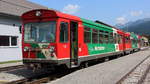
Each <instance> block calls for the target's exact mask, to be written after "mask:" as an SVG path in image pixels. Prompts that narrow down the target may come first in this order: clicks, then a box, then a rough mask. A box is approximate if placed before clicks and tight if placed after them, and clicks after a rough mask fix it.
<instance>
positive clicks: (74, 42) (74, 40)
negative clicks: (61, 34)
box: [70, 21, 78, 67]
mask: <svg viewBox="0 0 150 84" xmlns="http://www.w3.org/2000/svg"><path fill="white" fill-rule="evenodd" d="M70 52H71V53H70V63H71V67H77V66H78V23H77V22H73V21H71V22H70Z"/></svg>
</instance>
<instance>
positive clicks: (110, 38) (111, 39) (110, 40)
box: [109, 32, 114, 43]
mask: <svg viewBox="0 0 150 84" xmlns="http://www.w3.org/2000/svg"><path fill="white" fill-rule="evenodd" d="M109 42H110V43H114V38H113V33H112V32H111V33H110V36H109Z"/></svg>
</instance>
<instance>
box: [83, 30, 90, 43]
mask: <svg viewBox="0 0 150 84" xmlns="http://www.w3.org/2000/svg"><path fill="white" fill-rule="evenodd" d="M84 43H91V29H90V28H88V27H85V28H84Z"/></svg>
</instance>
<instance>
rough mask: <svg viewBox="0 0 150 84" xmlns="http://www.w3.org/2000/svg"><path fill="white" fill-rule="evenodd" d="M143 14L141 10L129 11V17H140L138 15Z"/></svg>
mask: <svg viewBox="0 0 150 84" xmlns="http://www.w3.org/2000/svg"><path fill="white" fill-rule="evenodd" d="M142 14H143V11H142V10H140V11H131V12H130V15H131V16H140V15H142Z"/></svg>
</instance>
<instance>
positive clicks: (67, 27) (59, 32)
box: [59, 21, 69, 43]
mask: <svg viewBox="0 0 150 84" xmlns="http://www.w3.org/2000/svg"><path fill="white" fill-rule="evenodd" d="M62 23H67V35H68V36H67V41H63V42H62V41H61V24H62ZM59 42H60V43H68V42H69V23H68V22H65V21H61V22H60V26H59Z"/></svg>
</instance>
